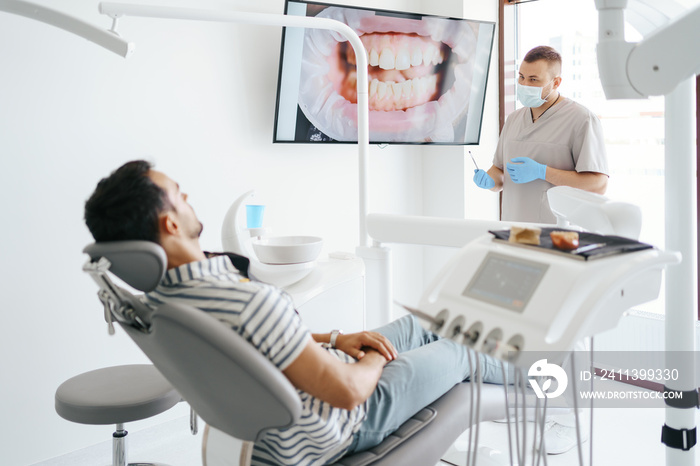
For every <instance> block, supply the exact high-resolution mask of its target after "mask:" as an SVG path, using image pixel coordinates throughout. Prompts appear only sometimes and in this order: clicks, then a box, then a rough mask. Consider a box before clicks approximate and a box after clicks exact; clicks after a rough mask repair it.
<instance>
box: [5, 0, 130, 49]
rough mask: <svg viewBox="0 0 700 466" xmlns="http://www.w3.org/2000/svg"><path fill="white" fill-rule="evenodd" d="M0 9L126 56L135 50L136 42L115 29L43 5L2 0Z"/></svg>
mask: <svg viewBox="0 0 700 466" xmlns="http://www.w3.org/2000/svg"><path fill="white" fill-rule="evenodd" d="M0 11H5V12H7V13H13V14H15V15H19V16H24V17H25V18H29V19H33V20H36V21H40V22H42V23H46V24H50V25H51V26H55V27H57V28H60V29H63V30H64V31H68V32H70V33H73V34H76V35H78V36H80V37H83V38H84V39H87V40H89V41H91V42H94V43H95V44H97V45H100V46H102V47H104V48H106V49H107V50H110V51H112V52H114V53H116V54H117V55H120V56H122V57H125V58H126V57H128V56H129V55H131V53H132V52H133V51H134V44H133V43H131V42H128V41H126V40H124V39H122V38H121V37H119V35H118V34H117V33H115V32H114V31H110V30H107V29H100V28H98V27H96V26H93V25H92V24H90V23H87V22H85V21H83V20H81V19H78V18H75V17H73V16H70V15H67V14H65V13H61V12H60V11H57V10H54V9H52V8H47V7H45V6H42V5H37V4H35V3H30V2H25V1H20V0H0Z"/></svg>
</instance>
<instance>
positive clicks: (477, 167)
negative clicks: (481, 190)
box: [468, 151, 479, 170]
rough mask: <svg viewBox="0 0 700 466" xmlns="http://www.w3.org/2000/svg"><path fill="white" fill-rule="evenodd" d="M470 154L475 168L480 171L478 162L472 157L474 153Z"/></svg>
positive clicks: (470, 152)
mask: <svg viewBox="0 0 700 466" xmlns="http://www.w3.org/2000/svg"><path fill="white" fill-rule="evenodd" d="M468 152H469V157H471V158H472V162H474V166H475V167H476V169H477V170H478V169H479V166H478V165H477V164H476V160H474V156H473V155H472V151H468Z"/></svg>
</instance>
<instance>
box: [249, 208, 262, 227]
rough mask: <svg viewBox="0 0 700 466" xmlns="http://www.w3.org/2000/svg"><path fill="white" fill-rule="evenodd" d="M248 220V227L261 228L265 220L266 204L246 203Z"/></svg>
mask: <svg viewBox="0 0 700 466" xmlns="http://www.w3.org/2000/svg"><path fill="white" fill-rule="evenodd" d="M245 212H246V221H247V226H248V228H261V227H262V221H263V213H264V212H265V206H264V205H246V206H245Z"/></svg>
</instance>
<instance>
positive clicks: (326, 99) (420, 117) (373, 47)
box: [299, 7, 478, 142]
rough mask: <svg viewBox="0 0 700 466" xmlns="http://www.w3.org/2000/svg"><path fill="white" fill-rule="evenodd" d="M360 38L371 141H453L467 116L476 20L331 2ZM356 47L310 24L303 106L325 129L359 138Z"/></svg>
mask: <svg viewBox="0 0 700 466" xmlns="http://www.w3.org/2000/svg"><path fill="white" fill-rule="evenodd" d="M318 16H319V17H327V18H332V19H338V20H340V21H342V22H344V23H346V24H348V25H349V26H350V27H351V28H352V29H353V30H355V32H357V34H358V35H359V36H360V40H361V41H362V43H363V45H364V47H365V49H366V52H367V59H368V63H369V69H368V74H369V83H368V84H369V109H370V116H369V118H370V120H369V122H370V139H372V140H386V141H401V140H406V141H415V140H425V141H437V142H440V141H451V140H453V139H454V137H455V136H454V127H455V126H456V125H457V124H459V122H460V120H463V119H464V118H466V115H467V110H468V105H469V97H470V91H471V79H472V74H473V68H474V60H473V55H474V53H475V49H476V44H477V31H478V25H477V23H472V22H468V21H460V20H450V19H447V18H434V17H424V18H423V19H421V20H414V19H406V18H393V17H386V16H380V15H375V13H374V12H372V11H363V10H350V9H345V8H341V7H328V8H326V9H324V10H323V11H321V12H320V13H319V14H318ZM355 63H356V58H355V53H354V51H353V48H352V47H351V46H350V44H349V43H347V42H346V41H345V39H344V38H342V37H340V36H339V35H338V34H335V33H331V32H328V31H322V30H308V31H307V32H306V34H305V39H304V51H303V64H302V70H301V73H302V77H301V80H300V92H299V106H300V108H301V109H302V111H303V112H304V114H305V115H306V117H307V118H308V119H309V120H310V121H311V122H312V123H313V124H314V125H315V126H316V127H317V128H319V129H320V130H321V131H323V132H324V133H326V134H328V135H329V136H330V137H332V138H334V139H336V140H339V141H344V140H355V139H356V137H357V130H356V126H355V125H356V123H355V122H356V112H357V111H356V107H355V106H356V104H357V94H356V89H357V87H356V86H357V73H356V69H355Z"/></svg>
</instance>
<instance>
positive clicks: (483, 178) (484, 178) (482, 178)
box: [473, 169, 496, 189]
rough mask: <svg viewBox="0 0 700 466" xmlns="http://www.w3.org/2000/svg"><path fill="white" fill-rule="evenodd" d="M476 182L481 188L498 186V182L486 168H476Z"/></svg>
mask: <svg viewBox="0 0 700 466" xmlns="http://www.w3.org/2000/svg"><path fill="white" fill-rule="evenodd" d="M473 180H474V184H476V185H477V186H478V187H480V188H481V189H491V188H493V187H494V186H496V182H495V181H494V180H493V178H491V177H490V176H489V174H488V173H486V172H485V171H484V170H481V169H476V170H474V178H473Z"/></svg>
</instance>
